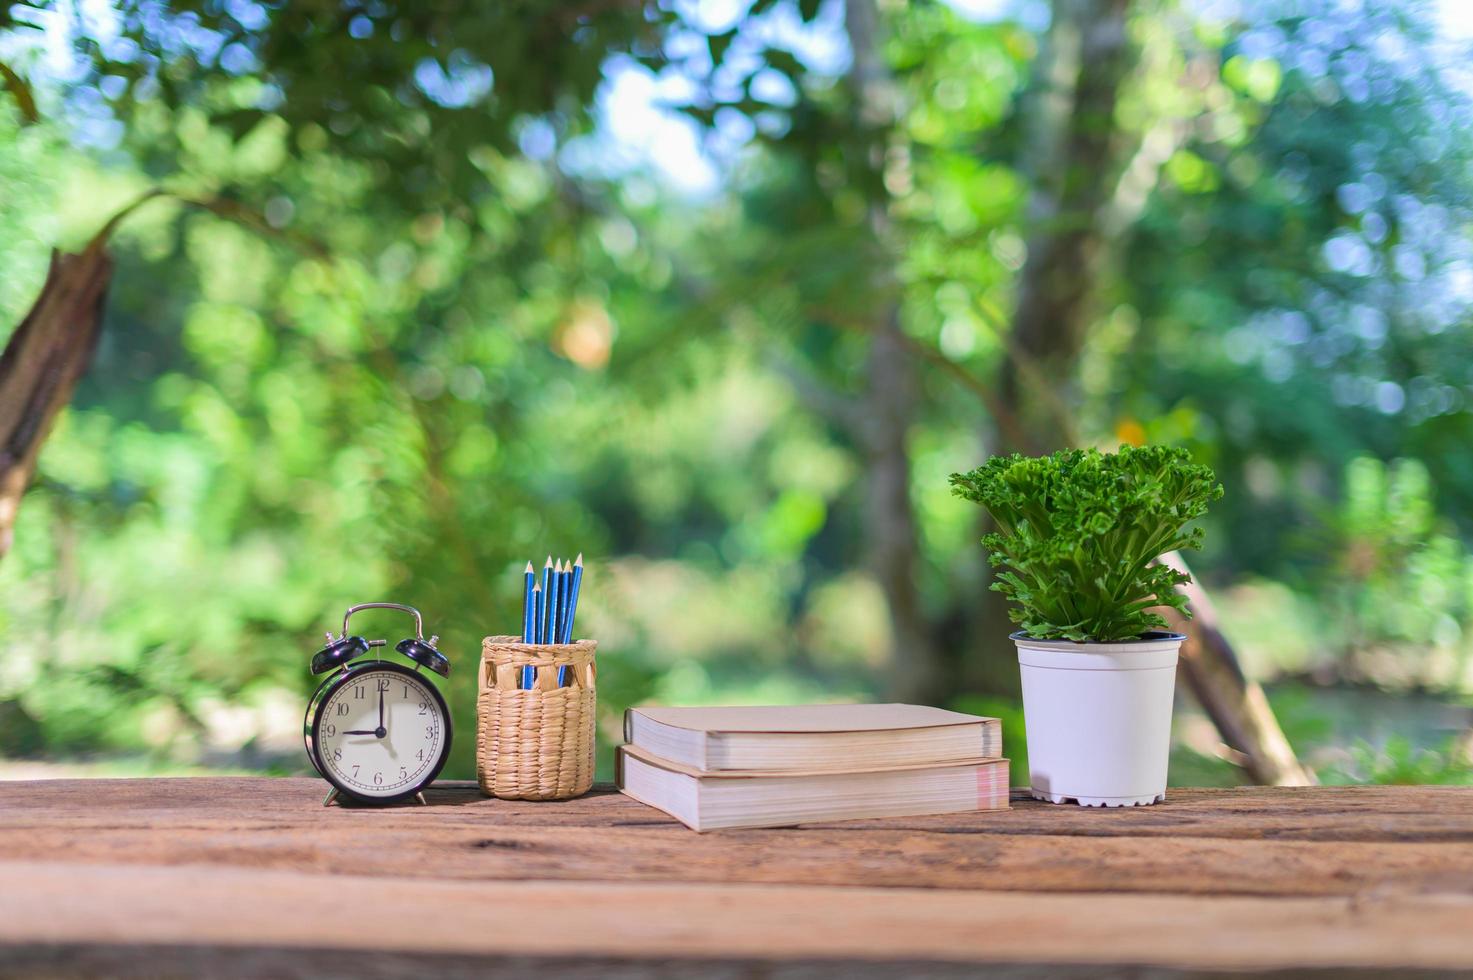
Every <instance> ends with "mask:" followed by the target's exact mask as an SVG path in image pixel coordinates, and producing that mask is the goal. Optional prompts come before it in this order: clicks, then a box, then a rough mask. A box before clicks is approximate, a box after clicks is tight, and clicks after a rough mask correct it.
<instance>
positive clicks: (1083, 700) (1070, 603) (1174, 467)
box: [951, 446, 1222, 806]
mask: <svg viewBox="0 0 1473 980" xmlns="http://www.w3.org/2000/svg"><path fill="white" fill-rule="evenodd" d="M951 484H952V489H953V492H954V493H955V494H957V495H958V496H960V497H965V498H966V499H968V500H972V501H975V502H977V503H979V504H981V505H982V506H983V507H984V508H986V510H987V512H988V513H989V514H990V515H992V519H993V521H994V523H995V524H996V528H997V529H996V530H995V531H994V532H993V533H991V534H988V535H987V536H986V537H984V538H983V539H982V544H983V545H984V546H985V547H986V548H987V551H988V558H989V560H990V561H991V563H992V564H993V565H994V566H995V567H996V568H997V569H998V572H997V576H996V581H995V582H994V583H993V585H992V588H993V589H995V590H996V591H998V592H1001V593H1002V594H1003V595H1005V596H1007V597H1008V599H1010V600H1012V603H1013V606H1014V608H1013V609H1012V610H1011V613H1010V614H1011V616H1012V618H1013V621H1014V622H1016V623H1018V624H1019V625H1020V626H1022V629H1021V630H1020V631H1018V632H1016V633H1014V634H1012V639H1013V641H1014V643H1015V644H1016V646H1017V649H1018V664H1019V668H1020V670H1021V673H1022V678H1023V714H1024V721H1025V724H1026V725H1027V731H1028V769H1029V783H1030V790H1031V792H1032V794H1033V796H1034V797H1035V798H1036V799H1041V800H1049V801H1051V802H1054V803H1063V802H1065V801H1066V800H1070V799H1072V800H1076V801H1077V802H1079V803H1080V804H1082V805H1084V806H1126V805H1133V806H1140V805H1145V804H1149V803H1155V802H1157V801H1159V800H1162V799H1164V798H1165V795H1166V766H1167V756H1168V754H1169V752H1170V747H1171V703H1172V696H1173V692H1174V690H1175V686H1176V659H1177V653H1178V651H1179V650H1180V648H1181V644H1182V641H1183V640H1184V639H1186V637H1184V636H1182V634H1180V633H1171V632H1167V631H1166V630H1165V627H1166V625H1167V624H1166V620H1165V619H1163V618H1162V617H1161V616H1160V615H1159V614H1157V613H1155V612H1152V611H1151V610H1152V609H1155V608H1161V607H1170V608H1172V609H1175V610H1176V611H1177V612H1179V613H1181V614H1182V615H1183V616H1187V615H1190V613H1189V612H1188V610H1187V608H1186V597H1185V596H1183V595H1181V594H1180V593H1178V592H1177V591H1176V586H1177V585H1179V584H1182V583H1184V582H1187V581H1189V578H1188V576H1187V575H1185V574H1183V573H1181V572H1178V571H1175V570H1173V569H1171V568H1168V567H1167V566H1165V565H1162V564H1157V562H1156V559H1157V558H1159V557H1160V556H1161V555H1163V554H1165V553H1167V552H1169V551H1175V550H1177V549H1180V548H1196V547H1200V546H1201V540H1202V529H1201V528H1192V529H1190V530H1189V529H1188V528H1187V525H1188V524H1189V523H1190V522H1192V521H1193V520H1195V519H1196V518H1198V517H1201V516H1202V515H1203V514H1204V513H1206V511H1207V504H1208V503H1209V502H1210V501H1213V500H1216V499H1217V498H1219V497H1221V496H1222V487H1221V486H1220V485H1219V484H1218V483H1217V482H1216V478H1215V477H1214V476H1213V474H1212V471H1211V470H1210V469H1208V468H1207V467H1206V466H1202V465H1199V464H1196V463H1193V462H1192V461H1191V457H1190V455H1189V454H1188V453H1187V451H1186V450H1184V449H1169V448H1165V447H1161V446H1146V447H1142V448H1133V447H1130V446H1121V447H1120V450H1119V451H1118V452H1115V453H1101V452H1099V451H1098V450H1094V449H1086V450H1079V449H1075V450H1068V451H1064V452H1057V453H1054V454H1053V455H1051V456H1042V457H1025V456H1019V455H1012V456H994V457H993V458H991V459H989V460H988V461H987V462H986V463H984V464H983V465H982V466H981V467H979V468H977V469H975V470H973V471H972V472H970V473H954V474H952V477H951Z"/></svg>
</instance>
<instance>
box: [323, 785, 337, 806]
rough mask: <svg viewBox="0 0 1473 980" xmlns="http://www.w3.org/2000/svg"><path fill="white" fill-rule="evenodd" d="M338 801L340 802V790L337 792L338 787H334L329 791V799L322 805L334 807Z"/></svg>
mask: <svg viewBox="0 0 1473 980" xmlns="http://www.w3.org/2000/svg"><path fill="white" fill-rule="evenodd" d="M337 800H338V790H337V787H336V786H334V787H333V788H332V789H330V790H328V791H327V798H326V799H324V800H323V801H322V805H323V806H332V805H333V804H334V803H336V802H337Z"/></svg>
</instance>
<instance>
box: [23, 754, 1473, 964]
mask: <svg viewBox="0 0 1473 980" xmlns="http://www.w3.org/2000/svg"><path fill="white" fill-rule="evenodd" d="M322 795H323V788H322V784H321V783H320V782H319V781H317V780H309V779H282V780H270V779H252V778H239V779H169V780H54V781H37V782H18V783H0V880H3V881H4V882H5V887H4V888H3V889H0V946H4V947H6V948H8V949H10V950H12V951H21V950H25V951H28V952H27V953H26V955H25V956H19V955H17V956H16V957H7V956H6V955H5V954H4V952H3V951H0V973H3V972H5V968H4V963H6V962H11V963H14V964H19V963H23V962H29V963H37V964H43V966H38V967H37V971H39V972H41V973H55V972H57V971H58V969H60V968H61V966H64V965H65V964H67V963H82V962H85V963H95V962H96V961H97V960H96V957H98V956H100V955H101V954H100V953H99V952H98V951H99V950H102V949H104V948H114V949H123V948H125V947H128V948H132V947H134V946H136V947H137V948H145V947H157V948H160V949H175V948H181V947H188V948H191V949H201V948H204V949H219V950H222V951H223V950H227V949H230V948H241V949H251V950H255V951H256V953H255V954H253V955H256V956H258V957H265V958H266V959H270V953H269V951H270V950H273V949H282V948H284V949H300V950H309V949H310V950H313V951H316V952H315V953H314V956H316V955H318V954H322V955H326V953H325V952H324V951H333V950H338V952H339V953H341V955H343V956H348V955H349V954H348V953H347V952H344V951H343V949H342V948H341V943H342V942H343V940H341V939H340V938H334V937H336V936H337V935H338V932H337V931H335V930H334V929H333V928H332V926H331V924H330V922H329V921H327V920H324V919H323V918H321V917H320V915H325V916H328V917H329V919H330V918H331V916H332V915H334V914H337V913H336V912H334V909H347V908H351V906H352V901H351V898H350V896H353V895H358V894H371V895H374V896H377V898H376V899H375V901H377V902H382V903H387V904H389V905H392V907H394V908H396V909H407V908H408V909H433V914H429V915H428V916H427V918H428V919H430V920H433V922H432V928H429V927H426V928H428V931H423V930H422V929H421V926H423V923H422V922H421V920H420V918H419V917H418V916H410V917H408V918H406V919H402V920H400V919H397V918H396V919H394V922H396V923H398V924H397V925H392V926H384V927H383V928H382V929H380V927H379V921H380V918H381V917H378V916H375V917H374V923H375V924H374V927H373V930H372V931H371V933H370V934H368V935H367V936H366V937H365V936H364V934H363V933H362V932H361V931H357V932H354V933H353V935H355V936H357V937H358V939H359V940H366V941H367V942H368V943H369V944H370V947H371V949H374V950H382V951H386V952H395V953H396V955H398V954H403V953H405V952H406V951H410V952H412V951H415V950H427V951H433V952H434V953H435V954H436V955H443V956H450V957H460V959H456V960H455V962H457V963H464V964H473V963H478V962H479V963H481V965H482V966H486V965H489V964H491V963H493V962H495V963H503V964H504V963H512V962H522V961H523V960H524V959H525V958H526V957H536V956H539V955H545V956H561V957H572V958H573V960H570V962H572V961H577V962H594V961H598V962H608V963H610V964H613V963H615V962H616V961H617V962H618V963H622V964H624V966H625V967H628V968H629V969H630V970H632V971H633V972H634V974H643V973H647V972H651V971H646V970H644V968H643V967H639V966H638V964H640V963H644V964H646V965H648V964H650V963H655V962H660V961H663V960H664V959H665V958H667V957H675V958H677V959H679V958H684V959H686V960H689V961H690V962H692V963H695V962H707V961H722V962H727V963H735V962H738V961H740V962H749V963H760V962H770V961H783V962H798V961H803V962H813V963H819V962H825V963H827V962H832V961H836V960H844V959H846V958H848V959H855V958H858V959H862V960H866V961H871V960H875V961H878V960H883V961H889V962H892V963H900V962H908V963H918V962H923V961H925V962H958V963H961V962H986V963H989V964H1013V965H1015V966H1016V965H1019V964H1022V965H1027V964H1034V965H1035V966H1036V965H1040V964H1054V965H1057V966H1060V967H1061V968H1062V967H1063V966H1065V965H1069V964H1074V965H1075V966H1077V967H1079V968H1081V969H1082V968H1083V967H1084V966H1085V965H1087V964H1091V963H1092V964H1096V965H1100V966H1102V967H1103V966H1106V965H1108V966H1112V968H1120V967H1124V966H1127V965H1134V966H1152V967H1153V968H1155V967H1159V968H1163V969H1172V970H1186V971H1188V972H1190V971H1193V970H1216V969H1246V968H1250V967H1257V968H1274V969H1291V968H1292V969H1298V968H1325V967H1331V966H1335V967H1344V968H1352V967H1354V968H1358V969H1366V970H1374V969H1383V968H1392V967H1399V968H1413V967H1416V968H1422V969H1434V970H1436V969H1453V968H1468V969H1473V939H1470V937H1473V790H1468V789H1459V788H1441V787H1426V788H1421V787H1354V788H1336V787H1315V788H1303V789H1268V788H1245V789H1241V790H1173V791H1172V792H1171V793H1170V794H1169V795H1168V801H1167V803H1165V804H1163V805H1158V806H1156V807H1151V808H1148V809H1133V810H1105V811H1101V810H1085V809H1081V808H1078V807H1073V806H1065V807H1055V806H1049V805H1046V804H1039V803H1034V802H1032V801H1027V800H1022V799H1017V800H1015V801H1014V802H1015V809H1013V810H1011V811H1008V812H1001V813H977V814H957V815H948V816H938V817H926V818H906V819H903V820H888V821H860V822H854V823H842V824H839V823H836V824H829V825H811V826H806V827H802V828H796V829H788V830H742V831H725V832H718V833H712V834H705V835H698V834H694V833H691V832H690V831H688V830H686V829H685V828H683V827H681V826H680V825H679V824H677V823H676V822H674V821H673V820H671V819H670V818H668V817H666V816H665V815H664V814H662V813H660V812H658V811H655V810H652V809H649V808H647V807H644V806H641V805H639V804H637V803H635V802H633V801H632V800H629V799H628V798H626V797H623V796H620V795H618V794H617V793H613V792H611V791H608V790H606V789H600V790H596V791H595V792H594V793H592V794H589V795H588V796H585V797H582V798H580V799H576V800H570V801H565V802H555V803H529V802H510V801H501V800H488V799H485V798H484V797H482V796H481V795H480V794H479V792H478V791H476V790H475V788H474V786H473V785H472V784H453V783H450V784H442V785H439V786H437V787H435V788H434V789H433V790H432V791H431V793H430V794H429V795H430V800H431V804H432V805H430V806H425V807H420V806H401V807H393V808H388V809H344V808H339V807H331V808H323V807H322V806H321V805H320V804H321V799H322ZM226 904H231V905H232V906H233V907H234V909H235V912H234V914H233V915H224V914H223V913H222V912H221V909H222V908H223V907H224V906H225V905H226ZM554 910H556V911H554ZM543 916H546V917H547V921H548V922H551V923H554V925H553V926H546V927H545V926H544V924H537V925H534V926H531V927H529V928H526V929H524V928H522V927H520V926H518V927H517V928H514V929H508V928H507V927H506V923H507V922H509V921H518V922H520V921H522V920H523V919H526V918H528V917H531V918H532V919H533V920H535V921H536V922H537V923H543V919H542V917H543ZM390 918H392V917H390ZM567 922H576V923H578V928H577V929H576V930H570V929H568V928H566V926H565V925H564V923H567ZM548 929H551V930H552V931H551V932H548V931H547V930H548ZM1165 932H1171V933H1172V934H1173V935H1172V937H1171V938H1170V939H1168V938H1166V937H1165V936H1164V933H1165ZM754 936H756V937H760V940H754V939H753V937H754ZM87 951H90V952H87ZM199 955H204V954H203V953H200V954H199ZM222 955H223V953H222ZM352 955H353V956H360V957H361V956H362V955H364V954H363V953H362V951H360V952H359V953H356V954H352ZM467 957H469V959H467ZM126 959H127V958H126V957H124V958H123V959H120V960H119V961H118V962H119V963H120V964H121V963H123V962H125V961H126ZM189 959H190V962H194V961H195V959H196V957H194V956H193V955H192V956H191V957H190V958H189ZM312 962H320V960H317V959H314V960H312ZM344 962H345V963H346V962H348V960H344ZM630 964H634V965H633V966H631V965H630ZM362 965H363V964H359V966H362ZM78 969H81V968H80V967H78ZM344 969H345V970H346V969H347V968H346V967H345V968H344ZM355 969H356V968H355ZM621 969H623V967H621ZM754 969H757V968H756V967H754ZM82 972H88V971H87V970H82ZM185 972H201V971H199V970H189V971H185ZM615 972H617V971H615ZM653 972H659V971H653ZM758 972H763V971H762V970H758ZM840 972H842V971H840ZM1041 975H1042V974H1041Z"/></svg>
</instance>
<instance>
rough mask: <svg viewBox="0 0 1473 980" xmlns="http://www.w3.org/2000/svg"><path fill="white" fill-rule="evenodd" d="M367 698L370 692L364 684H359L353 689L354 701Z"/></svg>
mask: <svg viewBox="0 0 1473 980" xmlns="http://www.w3.org/2000/svg"><path fill="white" fill-rule="evenodd" d="M366 697H368V691H367V690H366V689H365V688H364V687H363V685H362V684H359V685H358V686H357V687H355V688H353V700H354V701H362V700H363V699H364V698H366Z"/></svg>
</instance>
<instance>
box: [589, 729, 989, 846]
mask: <svg viewBox="0 0 1473 980" xmlns="http://www.w3.org/2000/svg"><path fill="white" fill-rule="evenodd" d="M616 761H617V775H616V778H617V782H618V785H619V789H620V790H621V791H622V792H623V793H625V794H626V795H628V796H631V797H633V798H634V799H636V800H638V801H639V802H641V803H644V804H646V805H647V806H652V807H655V808H656V809H658V810H663V811H665V812H666V813H668V814H670V815H671V816H672V817H674V818H675V819H677V820H679V821H680V822H681V823H683V824H685V825H686V826H687V827H689V828H690V829H692V830H695V831H699V832H704V831H708V830H725V829H731V828H737V827H787V826H791V825H793V824H799V823H812V822H814V821H821V820H861V819H865V818H869V817H913V816H922V815H925V814H933V813H964V812H968V811H973V810H1005V809H1007V808H1008V760H1006V759H968V760H960V761H954V762H946V763H941V764H932V765H910V766H895V767H891V768H885V769H849V770H839V769H833V770H819V771H814V770H802V771H800V770H791V771H786V772H781V773H773V772H752V771H741V770H724V771H719V772H702V771H701V770H699V769H695V768H693V767H691V766H685V765H680V764H679V763H675V762H671V761H669V760H668V759H661V758H659V757H658V756H654V755H651V754H650V753H648V752H646V751H644V750H642V749H640V748H638V747H636V746H631V745H625V746H623V747H621V748H620V749H619V752H618V756H617V760H616Z"/></svg>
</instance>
